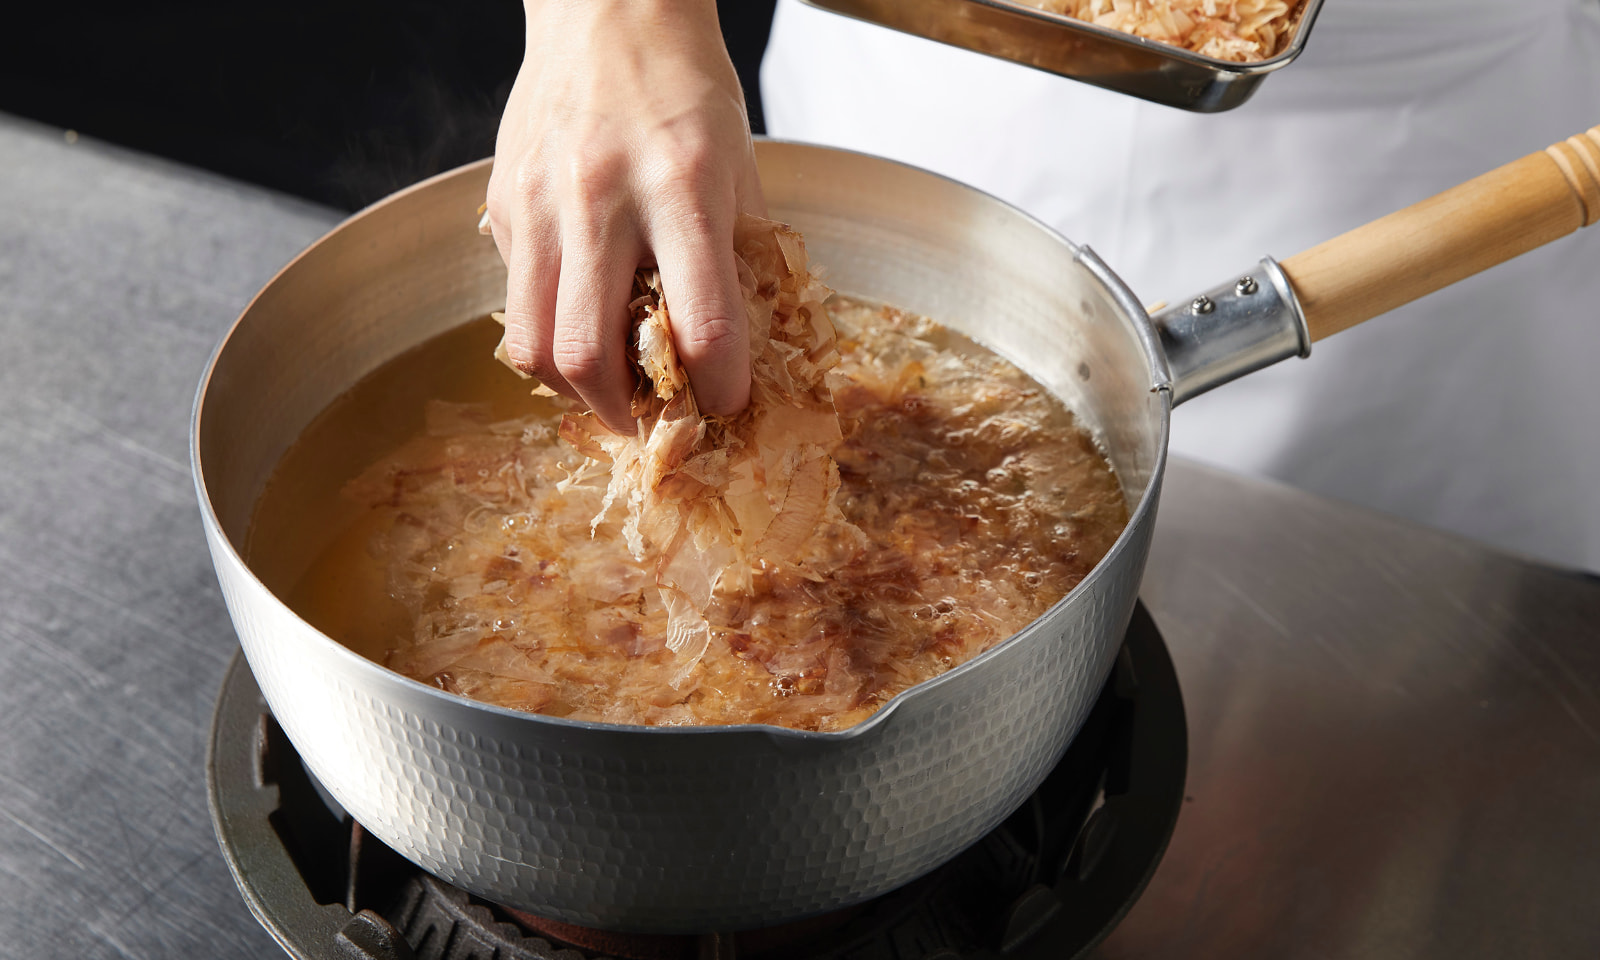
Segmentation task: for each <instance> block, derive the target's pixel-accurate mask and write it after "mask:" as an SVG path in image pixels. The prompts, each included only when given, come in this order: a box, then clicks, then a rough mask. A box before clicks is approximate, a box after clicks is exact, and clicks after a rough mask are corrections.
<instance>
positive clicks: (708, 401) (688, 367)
mask: <svg viewBox="0 0 1600 960" xmlns="http://www.w3.org/2000/svg"><path fill="white" fill-rule="evenodd" d="M720 206H721V207H722V209H721V210H716V211H715V212H712V211H711V210H707V209H706V208H705V207H701V208H700V209H698V210H693V211H692V212H690V211H688V210H686V211H685V212H682V213H679V214H677V215H675V216H668V217H664V218H662V222H658V224H657V225H656V227H655V229H654V230H653V231H652V244H651V246H652V247H653V248H654V250H655V255H656V263H657V265H658V266H659V267H660V269H661V286H662V291H663V293H664V294H665V297H666V301H667V303H668V305H669V306H670V308H671V311H672V312H671V318H672V339H673V343H674V345H675V346H676V347H677V348H678V358H679V359H680V360H682V361H683V368H684V370H685V371H686V372H687V373H688V374H689V385H690V387H692V388H693V390H694V396H695V401H696V402H697V403H698V404H699V406H700V409H701V410H702V411H704V412H706V413H713V414H718V415H721V416H732V415H733V414H735V413H738V412H739V411H740V410H743V409H744V407H745V404H747V403H748V402H749V400H750V322H749V320H748V319H747V318H746V316H745V311H744V295H743V294H742V293H741V292H740V290H739V274H738V268H737V267H736V266H735V265H734V256H733V211H732V204H731V202H730V203H727V204H723V205H720ZM713 209H714V208H713Z"/></svg>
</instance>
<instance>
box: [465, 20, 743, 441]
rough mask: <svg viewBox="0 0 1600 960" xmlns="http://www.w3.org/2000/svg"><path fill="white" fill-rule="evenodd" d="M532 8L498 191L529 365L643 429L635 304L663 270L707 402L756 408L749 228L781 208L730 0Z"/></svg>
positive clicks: (513, 329) (516, 355) (516, 328)
mask: <svg viewBox="0 0 1600 960" xmlns="http://www.w3.org/2000/svg"><path fill="white" fill-rule="evenodd" d="M525 6H526V9H527V33H528V38H527V49H526V53H525V54H524V57H523V62H522V69H521V70H520V71H519V72H518V74H517V79H516V82H515V84H514V85H513V86H512V90H511V97H510V100H509V101H508V102H507V104H506V110H505V114H504V116H503V117H502V118H501V121H500V134H499V139H498V141H497V142H496V145H495V158H494V172H493V174H492V176H491V177H490V178H489V197H488V222H489V226H490V229H491V231H492V233H493V234H494V240H495V244H496V245H497V246H498V247H499V249H500V255H501V257H503V258H504V259H505V261H506V265H507V268H508V270H509V274H510V275H509V279H508V282H507V287H506V313H505V316H506V340H505V344H506V350H507V352H508V353H509V354H510V357H511V360H512V362H513V363H515V364H516V365H517V367H518V368H519V369H521V370H522V371H523V372H525V373H528V374H530V375H532V376H535V377H537V378H539V380H540V381H541V382H543V383H544V384H545V385H547V386H549V387H550V388H551V389H553V390H555V391H557V392H559V393H562V394H565V395H567V396H569V397H573V398H575V399H581V400H582V401H584V402H585V403H587V404H588V405H589V407H590V409H592V410H593V411H594V412H595V414H596V415H597V416H599V418H600V420H601V421H602V422H603V423H605V424H606V426H608V427H610V428H611V429H613V430H616V431H617V432H619V433H625V434H631V433H633V432H634V423H633V418H632V415H631V413H630V410H629V406H630V400H631V398H632V396H633V389H634V377H633V374H632V372H631V370H630V367H629V365H628V360H627V354H626V346H627V341H628V337H629V335H630V332H631V331H630V330H629V315H628V303H629V301H630V300H631V299H632V290H633V275H634V273H635V271H636V270H637V269H638V267H639V266H641V265H643V264H647V263H650V262H652V261H654V262H655V264H656V265H657V266H658V267H659V269H660V271H661V280H662V287H663V289H664V290H665V292H666V294H667V296H668V297H669V298H670V299H669V302H670V305H671V309H672V313H671V324H672V334H673V341H674V345H675V346H676V347H677V351H678V356H679V358H680V359H681V360H682V362H683V366H684V368H685V370H686V371H687V372H688V375H689V383H690V386H691V387H692V388H693V390H694V394H695V400H696V402H697V403H698V405H699V407H700V409H701V410H702V411H704V412H706V413H712V414H721V415H731V414H734V413H737V412H739V411H740V410H741V409H743V408H744V406H745V404H746V403H747V402H748V401H749V395H750V348H749V342H748V340H749V331H748V327H747V320H746V318H745V312H744V298H743V296H742V294H741V293H740V290H739V279H738V274H737V271H736V268H735V265H734V253H733V226H734V220H735V219H736V217H737V216H738V214H740V213H741V212H743V213H753V214H756V215H758V216H760V215H764V214H765V212H766V211H765V204H764V202H763V201H762V198H761V185H760V181H759V179H758V177H757V174H756V166H755V153H754V149H753V147H752V145H751V141H750V126H749V121H748V120H747V119H746V115H745V107H744V96H743V93H742V92H741V90H740V87H739V81H738V78H737V76H736V75H735V73H734V70H733V65H732V63H731V62H730V61H729V59H728V54H727V51H726V50H725V49H724V47H723V44H722V35H721V33H720V31H719V29H718V25H717V14H716V4H715V2H714V0H525Z"/></svg>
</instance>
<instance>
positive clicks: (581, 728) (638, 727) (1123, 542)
mask: <svg viewBox="0 0 1600 960" xmlns="http://www.w3.org/2000/svg"><path fill="white" fill-rule="evenodd" d="M754 139H755V140H756V142H757V144H758V146H759V145H761V144H774V145H778V146H794V147H801V148H806V149H813V150H821V151H827V152H832V153H842V154H850V155H854V156H858V157H864V158H867V159H869V160H874V161H877V162H880V163H890V164H894V165H896V166H900V167H905V168H907V169H910V170H913V171H915V172H917V173H920V174H924V175H927V176H931V177H935V178H937V179H939V180H943V181H945V182H947V183H950V184H953V185H955V186H957V187H960V188H962V189H964V190H968V191H971V192H973V193H976V194H978V195H979V196H981V197H983V198H984V199H985V200H987V201H989V202H991V203H995V204H999V205H1000V206H1001V207H1003V208H1004V209H1005V210H1006V211H1007V212H1008V213H1010V214H1012V215H1014V216H1017V217H1020V218H1022V219H1023V220H1024V221H1025V222H1026V223H1028V224H1030V225H1031V226H1033V227H1034V228H1036V229H1038V230H1041V231H1043V232H1044V233H1045V234H1046V235H1047V236H1049V237H1050V238H1052V239H1054V240H1056V241H1058V242H1060V243H1061V244H1063V245H1064V246H1065V248H1066V249H1067V250H1069V251H1071V253H1072V254H1073V259H1074V260H1075V261H1078V262H1081V263H1083V264H1084V265H1085V267H1086V268H1087V269H1088V270H1089V271H1090V272H1091V273H1092V274H1093V275H1094V277H1095V278H1096V279H1097V280H1098V281H1099V282H1100V283H1101V284H1102V286H1104V287H1105V289H1106V292H1107V293H1108V294H1109V295H1110V296H1111V298H1112V300H1113V301H1114V302H1115V303H1116V304H1117V306H1118V307H1120V308H1121V310H1122V311H1123V313H1124V315H1125V317H1126V319H1127V320H1128V321H1129V322H1131V323H1132V324H1133V327H1134V332H1135V335H1136V336H1137V338H1138V340H1139V343H1140V346H1141V347H1142V348H1143V350H1144V354H1145V359H1146V361H1147V362H1148V364H1149V366H1150V379H1151V386H1150V392H1151V393H1154V394H1160V395H1161V398H1162V401H1163V402H1161V403H1160V405H1159V414H1160V424H1159V425H1158V429H1157V440H1156V455H1155V459H1154V461H1153V462H1152V464H1151V469H1150V477H1149V479H1148V480H1147V481H1146V482H1145V484H1144V488H1143V490H1142V491H1141V493H1140V496H1139V500H1138V503H1136V504H1135V505H1134V508H1133V510H1132V511H1131V512H1130V513H1129V515H1128V520H1127V523H1126V524H1124V526H1123V528H1122V532H1121V533H1119V534H1118V535H1117V539H1116V540H1115V541H1114V542H1113V543H1112V545H1111V549H1109V550H1107V551H1106V554H1105V556H1103V557H1101V558H1100V561H1099V562H1098V563H1096V564H1095V566H1094V568H1093V569H1092V570H1090V571H1089V573H1088V575H1087V576H1085V577H1084V578H1083V579H1082V580H1080V581H1079V582H1078V583H1077V585H1075V586H1074V587H1073V588H1072V589H1071V590H1069V591H1067V594H1066V595H1065V596H1063V597H1062V598H1061V599H1060V600H1057V601H1056V602H1055V603H1053V604H1051V605H1050V607H1049V609H1047V610H1045V612H1044V613H1042V614H1040V615H1039V616H1038V617H1035V618H1034V619H1033V620H1032V621H1030V622H1029V623H1028V624H1027V625H1026V626H1024V627H1023V628H1022V629H1021V630H1018V631H1017V632H1016V633H1014V634H1012V635H1011V636H1009V637H1007V638H1006V639H1004V640H1002V641H1000V642H999V643H997V644H995V645H994V646H993V647H990V648H989V649H988V650H985V651H984V652H983V653H980V654H979V655H978V656H976V657H973V658H972V659H971V660H968V661H967V662H965V663H963V664H960V665H959V666H956V667H953V668H951V669H950V670H947V671H945V672H944V673H941V674H939V675H938V676H936V677H932V678H930V679H928V680H924V681H922V682H921V683H918V684H916V685H914V686H911V687H908V688H906V689H905V690H902V691H901V692H899V693H897V694H895V695H894V696H893V697H891V698H890V699H889V700H887V701H886V702H885V703H884V704H883V705H882V706H880V707H879V708H878V709H877V710H876V711H874V712H873V713H872V715H871V716H869V717H867V718H866V719H864V720H862V721H861V722H859V723H856V724H854V725H852V726H849V727H846V728H844V729H842V730H797V729H794V728H791V727H782V726H777V725H775V724H768V723H740V724H726V725H719V726H646V725H642V724H624V723H607V722H603V721H597V720H570V719H568V718H566V717H552V716H546V715H544V714H538V713H528V712H526V711H521V710H513V709H510V708H508V707H501V706H497V705H495V704H492V703H486V702H484V701H481V700H474V699H472V698H470V697H465V696H462V695H460V694H456V693H450V692H448V691H445V690H441V689H439V688H438V687H434V686H430V685H428V684H425V683H422V682H421V681H419V680H414V679H412V678H411V677H408V676H406V675H405V674H403V673H400V672H398V671H396V670H392V669H390V668H389V667H386V666H384V665H383V664H380V663H378V662H377V661H375V660H372V659H369V658H367V657H365V656H362V655H361V654H359V653H357V652H355V651H354V650H351V649H350V648H349V647H347V646H345V645H344V644H342V643H340V642H339V641H337V640H335V639H334V638H332V637H330V636H328V635H327V634H326V633H323V632H322V631H321V630H318V629H317V628H316V627H315V626H313V625H312V624H311V623H310V622H309V621H307V620H305V619H304V618H303V617H301V616H300V614H299V613H298V612H296V611H295V610H294V609H293V608H291V607H290V606H289V605H288V604H287V603H285V602H284V601H283V600H282V599H281V598H280V597H279V596H278V595H277V593H275V592H274V591H273V590H271V589H270V588H268V587H267V585H266V584H265V583H263V582H262V581H261V580H260V578H259V577H257V576H256V574H255V571H254V569H252V568H251V566H250V564H249V563H247V562H246V561H245V559H244V557H243V556H242V555H241V554H240V553H239V551H238V549H237V547H236V546H235V545H234V542H233V539H232V538H231V537H230V536H229V535H228V534H227V533H226V532H225V531H224V530H223V528H222V524H221V522H220V521H219V520H218V518H217V514H216V510H215V508H214V507H213V506H212V503H211V496H210V493H209V491H208V490H207V488H206V479H205V465H204V463H203V462H202V460H201V455H200V424H201V419H202V417H203V416H204V413H205V399H206V394H207V391H208V389H209V388H210V385H211V378H212V376H213V374H214V373H215V372H216V368H217V363H218V361H219V360H220V359H221V357H222V355H223V353H224V351H226V350H227V348H228V345H229V343H231V342H232V340H233V337H234V334H235V333H236V332H237V331H238V329H239V327H240V325H241V324H243V323H244V321H245V318H246V317H248V316H249V315H250V312H251V310H253V309H254V308H255V305H256V303H257V302H258V301H259V300H260V299H261V297H262V296H263V295H264V294H265V293H266V291H267V290H269V289H271V288H273V287H274V286H275V285H277V284H278V283H279V282H280V281H281V280H282V279H283V278H284V276H285V275H286V274H288V273H289V272H290V271H291V270H293V269H294V268H295V267H296V266H297V265H298V264H299V263H300V262H301V261H302V260H304V259H306V258H308V257H310V256H311V255H312V254H313V253H315V252H316V251H317V250H318V249H319V248H320V247H321V246H322V245H323V244H324V243H326V242H327V241H328V240H329V239H330V238H332V237H333V236H334V235H336V234H338V233H339V232H341V231H343V230H344V229H346V228H347V227H349V226H351V225H352V224H354V223H356V222H357V221H359V220H361V219H363V218H364V217H366V216H367V215H368V214H370V213H372V212H373V211H374V210H377V209H379V208H381V207H385V206H388V205H390V204H393V203H398V202H401V201H402V200H403V199H404V198H406V197H408V196H410V195H411V194H413V193H416V192H420V191H424V190H427V189H430V188H431V187H432V186H433V185H435V184H436V183H439V182H442V181H445V180H448V179H451V178H455V177H464V176H471V175H473V174H476V173H477V172H479V171H480V170H481V169H482V168H484V167H486V166H492V165H493V163H494V158H493V157H485V158H484V159H482V160H476V161H473V162H471V163H468V164H463V165H462V166H459V167H455V168H453V169H451V170H446V171H443V172H442V173H437V174H435V175H433V176H431V177H429V178H427V179H426V180H421V181H418V182H417V183H414V184H412V185H411V186H409V187H405V188H404V189H401V190H398V191H396V192H394V193H391V194H389V195H387V196H385V197H383V198H381V199H379V200H376V201H374V202H373V203H370V204H368V205H367V206H365V207H363V208H362V209H360V210H358V211H356V212H355V213H352V214H351V215H350V216H348V217H346V218H345V219H343V220H341V221H339V223H337V224H335V225H334V226H333V227H332V228H331V229H329V230H328V231H327V232H326V233H324V234H323V235H322V236H320V237H318V238H317V239H316V240H314V241H313V242H312V243H311V244H310V245H308V246H307V247H306V248H305V249H304V250H301V251H300V252H299V253H298V254H296V255H295V256H294V258H293V259H291V260H290V261H289V262H288V263H286V264H285V265H284V266H283V267H282V268H281V269H279V270H278V271H277V272H276V273H275V274H273V276H272V278H271V279H270V280H268V281H267V282H266V283H265V284H264V285H263V286H262V288H261V289H260V290H258V291H257V292H256V293H255V295H254V296H252V297H251V298H250V302H249V303H248V304H246V305H245V307H244V309H243V310H242V311H240V313H239V315H238V316H237V317H236V318H234V321H233V322H232V323H231V324H229V326H228V329H227V331H226V332H225V333H224V334H223V335H222V338H221V339H220V340H219V341H218V342H217V345H216V347H215V348H213V349H212V351H211V354H210V356H209V357H208V358H207V360H206V364H205V368H204V370H203V371H202V373H201V376H200V382H199V384H198V385H197V386H196V388H195V395H194V402H193V405H192V407H191V410H190V417H189V468H190V473H191V474H192V476H193V478H194V483H195V493H196V495H197V498H198V499H199V502H200V514H201V519H202V521H203V523H204V526H205V528H206V531H207V533H208V534H212V535H213V536H211V537H209V538H208V539H210V540H211V543H212V548H213V550H216V549H218V545H219V544H220V549H221V550H222V551H223V552H224V556H225V557H226V559H227V561H229V562H231V563H232V564H234V565H235V566H236V567H237V568H238V569H239V570H240V571H242V572H243V573H244V575H245V576H246V577H248V582H250V583H251V584H253V585H254V586H255V587H257V588H258V589H259V591H260V592H261V593H263V594H265V595H266V596H267V597H268V598H270V601H271V602H272V603H273V604H275V605H277V607H278V608H279V609H280V610H281V611H282V612H284V613H287V614H289V615H290V616H292V617H293V618H294V619H295V620H297V621H298V622H299V623H300V624H301V625H302V626H304V627H305V628H306V629H307V630H309V631H311V632H312V633H313V634H315V635H316V636H317V637H318V638H319V639H320V640H321V641H324V642H325V643H326V644H327V645H329V646H331V647H333V648H334V651H335V655H337V656H340V657H343V658H344V660H345V663H346V664H347V665H349V666H350V668H351V669H354V670H358V671H361V672H362V673H363V674H365V675H366V676H368V677H371V678H373V679H376V680H378V681H381V682H384V683H390V684H396V683H397V684H399V685H400V686H401V688H402V689H406V690H409V691H410V692H412V693H413V694H425V695H427V696H429V697H431V698H434V699H436V700H438V701H440V702H442V703H446V704H451V705H454V706H456V707H462V706H465V707H467V708H470V709H474V710H482V711H487V712H488V713H490V714H493V715H497V716H499V717H503V718H505V719H507V720H510V721H512V722H517V723H533V724H536V725H552V726H555V727H558V728H565V729H567V730H571V731H574V732H585V733H606V734H615V733H636V734H641V735H647V736H657V737H699V736H716V735H719V734H722V735H736V734H752V733H760V734H765V735H767V736H768V737H771V738H774V739H778V740H794V741H800V742H811V743H824V742H835V741H836V742H844V741H850V740H854V739H857V738H859V737H864V736H867V735H869V734H871V733H872V732H873V731H875V730H876V729H877V728H878V727H880V726H883V725H884V724H886V723H888V722H889V720H890V718H891V717H892V716H893V715H895V714H896V713H897V712H898V711H899V710H900V708H901V707H902V706H903V705H904V704H906V703H908V702H910V701H911V700H913V699H917V698H920V697H921V696H922V695H924V694H926V693H928V692H930V691H933V690H936V689H938V688H940V687H942V686H944V685H945V684H947V683H953V682H956V681H957V680H958V679H959V678H960V677H962V676H964V675H966V674H968V673H971V672H973V671H975V670H978V669H981V665H982V664H984V663H987V662H988V661H990V660H992V659H995V658H996V657H998V656H1001V655H1003V654H1002V652H1003V651H1006V650H1007V649H1008V648H1011V647H1013V646H1015V645H1017V644H1020V643H1025V642H1027V641H1028V639H1029V638H1030V637H1032V636H1034V635H1035V634H1037V633H1038V632H1040V630H1041V629H1042V626H1041V625H1042V624H1044V623H1046V622H1047V621H1050V620H1053V619H1055V618H1056V617H1057V616H1059V615H1060V614H1061V613H1062V611H1063V610H1065V608H1066V607H1068V606H1069V605H1071V604H1072V603H1074V602H1075V601H1076V599H1077V598H1078V597H1079V596H1081V595H1082V594H1084V593H1086V592H1088V591H1089V589H1090V588H1091V587H1092V585H1093V584H1094V583H1096V582H1097V581H1098V580H1099V579H1100V578H1101V577H1103V576H1105V575H1106V572H1105V571H1106V569H1107V568H1109V567H1111V566H1112V565H1113V563H1112V561H1113V559H1114V558H1115V557H1117V556H1118V555H1120V554H1121V553H1122V552H1123V551H1125V550H1127V549H1130V547H1129V544H1130V543H1131V542H1132V541H1133V539H1134V538H1135V537H1136V536H1137V535H1138V532H1139V531H1141V530H1142V529H1143V528H1144V526H1145V524H1147V523H1150V522H1153V518H1152V517H1151V516H1150V515H1151V514H1153V513H1154V512H1155V509H1156V501H1157V500H1158V491H1159V490H1160V487H1161V481H1162V478H1163V476H1164V474H1165V472H1166V464H1167V443H1168V439H1169V431H1170V428H1171V420H1172V391H1171V377H1170V375H1169V373H1168V370H1167V361H1166V356H1165V353H1164V352H1163V350H1162V348H1161V345H1160V340H1159V338H1158V335H1157V334H1156V331H1155V328H1154V326H1153V325H1152V323H1151V320H1150V317H1149V314H1148V313H1147V312H1146V311H1145V309H1144V307H1143V306H1142V305H1141V304H1140V302H1139V300H1138V298H1137V297H1135V296H1134V294H1133V291H1132V290H1130V289H1129V288H1128V286H1127V284H1126V283H1124V282H1123V280H1122V279H1121V278H1120V277H1119V276H1117V275H1116V273H1115V272H1113V271H1112V270H1111V268H1110V267H1109V266H1107V265H1106V264H1105V262H1104V261H1102V260H1101V259H1100V258H1099V256H1097V255H1096V254H1095V253H1094V251H1093V250H1092V249H1090V248H1089V247H1088V246H1079V245H1078V244H1075V243H1073V242H1072V241H1071V240H1070V239H1068V238H1067V237H1066V236H1064V235H1063V234H1062V233H1061V232H1060V231H1058V230H1056V229H1055V228H1053V227H1051V226H1050V225H1049V224H1047V223H1045V222H1043V221H1042V220H1040V219H1038V218H1037V217H1034V216H1033V215H1031V214H1029V213H1027V212H1025V211H1023V210H1020V209H1018V208H1017V207H1015V206H1012V205H1011V204H1009V203H1006V202H1005V201H1004V200H1001V199H1000V198H998V197H996V196H994V195H993V194H990V193H988V192H986V191H983V190H980V189H978V188H977V187H974V186H972V185H970V184H967V183H963V182H961V181H959V180H956V179H954V178H953V177H947V176H945V175H943V174H939V173H935V172H933V171H929V170H925V169H923V168H921V167H917V166H914V165H912V164H908V163H901V162H900V161H897V160H890V159H888V158H886V157H880V156H877V155H875V154H870V153H864V152H861V151H856V150H845V149H841V148H838V147H831V146H826V145H823V144H815V143H807V142H804V141H797V140H779V139H774V138H768V137H756V138H754ZM352 386H353V385H352ZM347 389H348V388H347ZM217 559H218V560H219V561H220V559H221V558H217Z"/></svg>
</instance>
